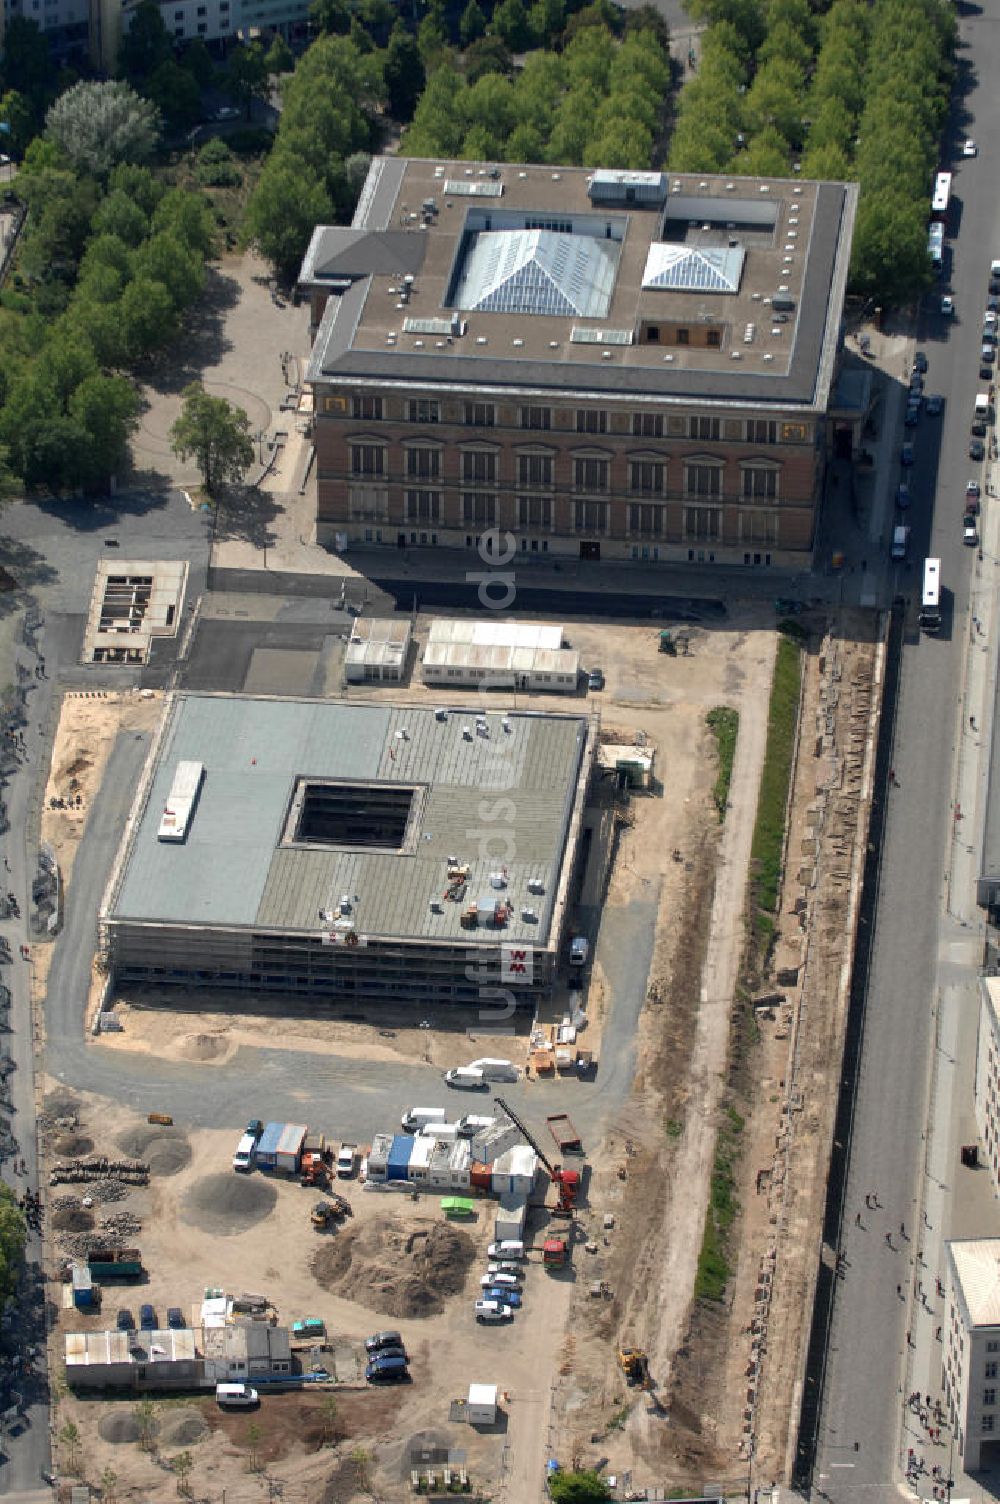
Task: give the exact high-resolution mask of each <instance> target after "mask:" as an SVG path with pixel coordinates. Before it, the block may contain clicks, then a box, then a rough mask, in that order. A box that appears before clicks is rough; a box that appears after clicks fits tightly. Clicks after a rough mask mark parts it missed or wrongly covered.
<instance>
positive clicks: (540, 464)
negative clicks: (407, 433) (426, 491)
mask: <svg viewBox="0 0 1000 1504" xmlns="http://www.w3.org/2000/svg"><path fill="white" fill-rule="evenodd" d="M348 453H349V460H348V466H349V476H350V477H351V478H352V479H354V480H385V481H391V480H397V481H398V480H414V481H443V480H445V479H453V478H454V476H453V475H452V476H448V475H446V466H447V469H448V470H453V469H454V467H453V464H452V459H453V454H454V451H451V450H448V449H446V448H445V447H444V446H443V445H437V444H427V443H423V442H416V443H413V444H410V445H407V446H406V447H405V448H404V450H403V465H402V473H401V474H399V473H395V474H394V473H393V472H392V469H391V467H390V453H389V447H388V445H387V444H383V443H380V442H378V441H371V440H369V439H363V440H353V441H351V442H350V444H349V445H348ZM503 457H504V459H506V460H509V459H510V458H511V456H509V455H508V454H507V453H506V452H504V456H503ZM512 458H513V461H514V474H513V475H511V476H506V475H504V474H503V472H504V470H507V469H509V468H510V466H509V464H505V465H502V464H501V452H500V451H499V450H496V449H471V450H470V449H463V450H460V451H459V454H458V468H459V476H458V478H459V479H460V481H461V483H462V484H464V485H466V486H498V485H500V484H501V483H502V481H503V482H506V483H508V484H512V485H515V486H516V487H517V488H518V489H521V490H528V489H532V490H535V489H537V490H544V491H551V490H554V489H556V488H557V484H558V479H557V456H556V455H554V454H542V453H532V454H519V453H515V454H514V455H513V456H512ZM568 458H569V461H570V466H571V468H570V472H569V474H570V484H571V485H572V489H573V491H575V492H580V493H587V494H590V495H598V494H600V493H602V492H605V493H610V492H611V491H612V490H615V491H625V492H627V494H628V495H630V496H649V497H661V498H666V497H668V496H674V497H704V498H706V499H710V498H711V499H717V500H723V499H726V498H730V499H735V496H734V491H733V483H734V481H735V483H736V486H737V487H738V490H737V491H736V493H735V495H738V496H739V497H742V499H743V500H745V501H778V500H780V499H781V466H780V465H778V464H776V463H775V462H774V461H773V460H740V461H737V462H736V463H735V464H734V465H727V462H726V461H725V460H723V459H716V458H715V457H714V456H712V455H699V456H692V457H685V458H683V459H679V460H678V459H674V460H673V461H672V462H671V461H668V460H667V459H665V458H660V457H657V456H652V455H641V456H639V455H637V456H630V455H626V456H624V468H623V466H622V463H620V460H621V457H618V456H615V457H612V456H611V455H598V454H572V455H570V456H569V457H568ZM560 470H561V471H562V475H565V473H566V472H565V466H564V465H563V466H560ZM678 472H680V474H679V475H678ZM558 478H561V476H560V477H558ZM671 479H674V480H675V482H676V480H678V479H679V480H680V484H679V485H677V484H676V483H675V485H674V487H673V489H671V486H670V482H671Z"/></svg>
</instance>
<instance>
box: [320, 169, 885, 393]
mask: <svg viewBox="0 0 1000 1504" xmlns="http://www.w3.org/2000/svg"><path fill="white" fill-rule="evenodd" d="M856 206H857V188H856V186H855V185H853V184H846V183H819V182H812V181H800V180H795V179H790V180H783V179H750V178H726V177H700V176H696V175H690V174H685V175H682V176H679V175H675V174H671V173H657V172H618V171H612V170H598V171H592V170H587V169H584V168H576V167H572V168H557V169H552V168H550V167H540V166H534V167H518V166H515V165H511V164H503V165H500V166H496V165H490V164H480V163H465V162H447V161H423V160H415V159H408V158H405V157H380V158H376V159H375V161H374V162H373V163H372V166H371V170H370V172H369V176H368V180H367V182H366V184H365V187H364V190H363V192H362V195H361V199H360V201H359V205H358V210H357V213H356V215H355V220H354V224H353V225H352V226H351V227H350V228H341V227H335V226H320V227H318V228H317V229H316V231H315V232H314V235H313V238H312V241H311V243H310V246H309V250H308V252H307V255H306V258H305V261H304V263H303V266H302V271H301V275H300V283H301V285H302V286H303V287H304V288H305V289H307V290H308V291H310V292H311V293H316V292H322V291H323V290H327V291H329V293H330V297H329V299H328V301H327V304H326V307H325V311H324V312H323V316H322V321H321V324H320V327H319V329H318V331H317V335H316V339H315V342H314V346H313V356H312V362H311V365H310V370H309V379H310V380H311V381H313V382H315V383H318V384H321V385H322V384H326V383H335V384H337V385H343V386H350V385H351V384H353V383H356V384H358V385H364V384H370V383H371V382H372V381H373V380H375V381H379V382H380V383H385V384H386V385H388V386H391V385H393V384H399V385H401V386H406V387H410V388H412V387H418V386H419V387H421V388H424V389H432V388H433V386H434V385H435V384H442V385H445V384H454V385H456V386H460V387H473V386H474V387H480V388H483V389H489V388H494V389H496V390H497V391H502V390H503V389H505V388H506V389H509V388H511V387H517V388H520V389H522V390H525V389H528V390H530V389H534V390H537V391H538V392H540V393H542V394H546V393H561V394H564V395H575V396H578V397H580V398H583V399H586V398H587V397H591V396H592V397H601V398H609V397H610V398H612V399H614V398H615V397H618V398H621V399H622V400H634V399H635V398H636V397H637V396H639V397H642V396H648V397H655V398H661V399H663V400H666V401H670V400H671V398H674V399H676V400H678V401H686V402H688V403H690V402H691V400H692V399H695V400H700V399H718V400H720V401H726V402H740V401H746V402H748V403H754V404H756V405H760V404H761V403H768V404H774V405H786V406H787V407H789V408H799V409H803V408H808V409H820V410H822V409H825V407H826V404H827V400H828V396H829V388H830V382H831V379H832V376H833V370H834V357H835V354H836V349H837V342H838V339H839V330H840V320H841V314H842V307H843V297H844V288H845V285H846V277H847V266H848V260H849V256H850V249H851V236H852V233H853V226H854V215H855V210H856Z"/></svg>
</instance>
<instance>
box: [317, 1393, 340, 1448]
mask: <svg viewBox="0 0 1000 1504" xmlns="http://www.w3.org/2000/svg"><path fill="white" fill-rule="evenodd" d="M320 1413H321V1415H322V1417H323V1442H324V1445H325V1446H329V1445H330V1444H331V1442H332V1441H333V1439H334V1436H335V1435H336V1429H337V1397H336V1395H334V1394H325V1395H324V1396H323V1402H322V1404H321V1405H320Z"/></svg>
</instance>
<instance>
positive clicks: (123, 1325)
mask: <svg viewBox="0 0 1000 1504" xmlns="http://www.w3.org/2000/svg"><path fill="white" fill-rule="evenodd" d="M115 1325H116V1326H117V1327H118V1330H119V1331H120V1332H134V1331H135V1317H134V1316H133V1315H132V1312H131V1311H129V1310H126V1309H125V1307H124V1306H123V1307H122V1309H121V1310H120V1311H119V1312H118V1315H117V1316H116V1318H115Z"/></svg>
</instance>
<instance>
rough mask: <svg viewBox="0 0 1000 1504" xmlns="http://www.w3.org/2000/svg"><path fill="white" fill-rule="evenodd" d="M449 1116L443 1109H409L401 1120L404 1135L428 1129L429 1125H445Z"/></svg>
mask: <svg viewBox="0 0 1000 1504" xmlns="http://www.w3.org/2000/svg"><path fill="white" fill-rule="evenodd" d="M447 1119H448V1114H447V1113H446V1112H445V1110H444V1108H443V1107H408V1108H407V1109H406V1111H405V1112H404V1113H403V1116H402V1117H401V1118H400V1120H399V1122H400V1127H401V1128H402V1130H403V1132H404V1133H416V1131H417V1129H418V1128H426V1127H427V1124H428V1123H444V1122H446V1121H447Z"/></svg>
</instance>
